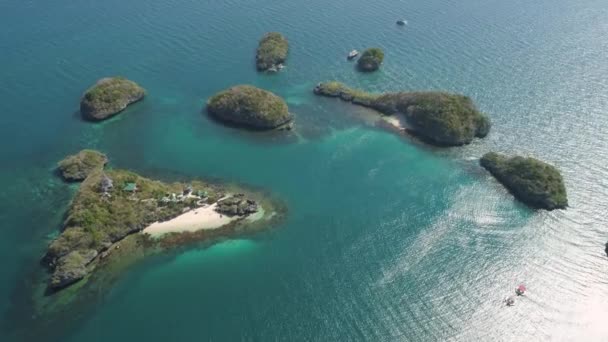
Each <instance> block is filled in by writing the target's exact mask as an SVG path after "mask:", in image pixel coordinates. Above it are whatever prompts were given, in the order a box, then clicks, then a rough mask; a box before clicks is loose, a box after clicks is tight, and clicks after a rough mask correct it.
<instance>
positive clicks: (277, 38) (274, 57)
mask: <svg viewBox="0 0 608 342" xmlns="http://www.w3.org/2000/svg"><path fill="white" fill-rule="evenodd" d="M288 52H289V42H288V41H287V39H286V38H285V37H284V36H283V35H282V34H280V33H278V32H269V33H266V34H265V35H264V37H262V39H261V40H260V44H259V46H258V49H257V54H256V67H257V69H258V71H266V70H268V69H271V68H276V67H277V66H278V65H279V64H282V63H284V62H285V60H286V59H287V53H288Z"/></svg>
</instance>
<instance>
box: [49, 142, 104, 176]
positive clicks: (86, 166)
mask: <svg viewBox="0 0 608 342" xmlns="http://www.w3.org/2000/svg"><path fill="white" fill-rule="evenodd" d="M107 162H108V157H106V155H105V154H103V153H100V152H97V151H94V150H82V151H80V152H78V153H76V154H74V155H71V156H67V157H66V158H65V159H63V160H62V161H60V162H59V163H58V164H57V169H58V171H59V173H60V174H61V177H62V178H63V179H64V180H66V181H68V182H79V181H83V180H84V179H85V178H87V177H88V176H89V174H91V172H93V171H96V170H101V169H103V167H104V165H106V163H107Z"/></svg>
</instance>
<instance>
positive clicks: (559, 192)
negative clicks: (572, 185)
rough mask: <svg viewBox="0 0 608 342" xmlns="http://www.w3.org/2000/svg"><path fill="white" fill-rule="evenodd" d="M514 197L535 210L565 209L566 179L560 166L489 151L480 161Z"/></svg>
mask: <svg viewBox="0 0 608 342" xmlns="http://www.w3.org/2000/svg"><path fill="white" fill-rule="evenodd" d="M480 164H481V166H483V167H484V168H485V169H486V170H488V171H489V172H490V173H491V174H492V175H493V176H494V177H495V178H496V179H497V180H498V181H499V182H500V183H502V184H503V185H504V186H505V187H506V188H507V189H508V190H509V191H510V192H511V193H512V194H513V195H514V196H515V198H517V199H519V200H520V201H522V202H524V203H525V204H527V205H528V206H530V207H532V208H536V209H547V210H553V209H564V208H566V207H567V206H568V198H567V196H566V187H565V186H564V180H563V179H562V175H561V174H560V173H559V171H558V170H557V168H555V167H554V166H552V165H549V164H547V163H545V162H542V161H540V160H538V159H534V158H530V157H520V156H514V157H508V156H505V155H502V154H499V153H495V152H489V153H486V154H485V155H483V157H481V160H480Z"/></svg>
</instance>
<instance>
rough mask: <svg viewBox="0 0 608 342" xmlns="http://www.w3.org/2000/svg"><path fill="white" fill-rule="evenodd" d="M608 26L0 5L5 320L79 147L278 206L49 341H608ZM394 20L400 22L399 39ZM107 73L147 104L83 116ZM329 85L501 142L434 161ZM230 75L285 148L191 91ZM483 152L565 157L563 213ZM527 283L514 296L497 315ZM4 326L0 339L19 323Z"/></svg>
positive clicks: (163, 265) (393, 12) (472, 9)
mask: <svg viewBox="0 0 608 342" xmlns="http://www.w3.org/2000/svg"><path fill="white" fill-rule="evenodd" d="M607 15H608V3H606V2H605V1H599V0H582V1H577V2H576V3H573V2H571V1H566V0H557V1H556V0H553V1H549V0H543V1H536V2H534V3H530V2H529V1H523V0H516V1H498V0H493V1H478V0H465V1H459V2H455V1H447V0H433V1H398V2H396V1H388V0H380V1H375V2H360V1H354V2H352V1H351V2H345V1H337V2H326V1H318V0H311V1H307V2H297V1H283V2H276V1H270V0H255V1H242V0H232V1H221V2H220V1H209V2H199V1H160V0H157V1H141V0H134V1H129V2H121V1H117V0H108V1H105V2H94V1H79V2H71V1H65V0H59V1H55V2H53V3H47V2H42V1H29V2H24V1H16V0H6V1H3V2H1V3H0V22H2V23H3V34H2V35H0V49H1V51H3V53H2V54H0V75H2V82H1V83H0V113H1V115H2V121H1V122H0V133H1V134H0V142H1V143H2V144H1V145H0V146H1V147H0V150H1V152H2V153H0V162H1V163H2V170H1V171H0V186H2V189H3V191H2V192H1V193H0V204H2V210H1V211H0V218H1V219H2V221H1V222H3V223H2V225H1V226H0V233H1V234H2V239H0V258H1V260H4V263H3V264H2V274H1V276H0V293H2V296H0V310H2V311H6V312H8V310H9V309H10V308H11V303H17V302H18V297H19V294H20V292H19V291H18V290H19V289H20V288H22V287H23V286H24V281H25V282H27V281H28V274H29V273H30V272H31V270H33V269H35V268H36V267H38V266H37V259H38V258H39V257H40V255H42V253H43V251H44V248H45V245H46V243H47V241H48V240H49V239H50V237H51V236H52V234H53V232H56V230H57V229H58V227H59V226H60V224H61V218H62V214H63V211H64V209H65V207H66V206H67V205H68V203H69V199H70V196H71V193H72V192H73V191H74V189H73V188H70V187H67V186H66V185H64V184H62V183H61V182H59V181H58V180H57V179H55V178H54V176H53V175H52V169H53V165H54V163H55V162H56V161H57V160H59V159H60V158H61V157H63V156H64V155H65V154H67V153H71V152H74V151H77V150H79V149H81V148H83V147H94V148H98V149H101V150H103V151H104V152H106V153H108V154H109V156H110V158H111V159H112V163H113V165H115V166H118V167H126V168H132V169H134V170H136V171H139V172H141V173H144V174H146V175H149V176H153V177H161V178H162V177H165V178H167V177H171V178H175V177H178V178H183V179H187V178H189V177H205V178H219V179H222V180H225V181H231V182H241V183H245V184H249V185H252V186H255V187H260V188H263V189H265V190H267V191H269V192H270V193H272V194H274V195H276V196H277V197H279V198H281V199H283V200H284V201H285V202H286V203H287V205H288V207H289V214H288V217H287V220H286V221H285V222H284V223H283V224H281V225H280V226H279V227H276V228H275V229H273V230H271V231H269V232H266V233H263V234H259V235H257V236H255V237H254V238H250V239H242V240H236V241H226V242H224V243H221V244H217V245H215V246H213V247H211V248H206V249H189V250H186V251H180V252H178V253H172V254H170V255H164V256H160V257H156V258H152V259H150V260H148V261H147V262H145V263H143V264H141V265H140V266H138V267H136V268H135V269H133V270H131V271H130V272H128V273H127V274H125V275H124V277H122V278H121V279H120V280H119V281H118V283H117V284H116V285H115V286H114V288H113V289H112V290H111V291H110V293H108V294H107V296H105V297H104V298H103V300H102V301H100V302H99V303H98V304H97V305H95V307H94V308H92V310H91V312H90V313H89V314H88V315H86V316H85V317H82V319H81V320H80V321H78V324H76V325H73V326H70V327H69V329H68V331H63V330H62V329H61V328H60V327H57V329H58V330H61V331H55V332H53V334H52V336H61V337H59V338H58V339H59V340H62V341H106V340H114V341H127V340H143V339H146V340H147V341H167V340H172V341H190V340H228V341H230V340H254V341H258V340H259V341H269V340H309V341H328V340H381V341H386V340H403V341H406V340H446V339H453V340H524V339H530V340H542V339H563V340H602V339H606V338H608V328H607V327H606V326H605V324H604V322H605V318H606V317H608V289H607V286H608V278H607V274H608V260H606V255H605V254H604V251H603V250H604V243H605V242H606V241H607V240H608V233H607V232H606V227H607V226H608V219H606V216H605V213H606V209H605V208H606V205H608V182H607V181H606V179H608V177H607V176H608V157H607V152H606V151H608V138H607V137H606V132H608V112H607V109H606V108H608V96H607V94H608V81H607V80H606V77H605V75H606V74H607V73H608V60H607V59H606V51H608V41H607V40H606V39H605V37H606V36H608V21H606V20H605V18H606V17H607ZM400 17H404V18H406V19H407V20H408V22H409V25H408V26H406V27H404V28H399V27H395V25H394V21H395V20H396V19H397V18H400ZM268 30H278V31H281V32H283V33H284V34H286V35H287V36H288V38H289V40H290V42H291V51H290V57H289V61H288V66H287V68H286V69H285V71H284V72H282V73H280V74H279V75H274V76H268V75H261V74H257V73H256V72H255V70H254V66H253V51H254V49H255V46H256V43H257V40H258V39H259V37H260V36H261V35H262V34H263V33H264V32H266V31H268ZM367 46H380V47H382V48H384V49H385V51H386V62H385V65H384V66H383V69H382V70H381V71H380V72H378V73H375V74H369V75H363V74H359V73H356V72H354V70H353V65H352V64H349V63H347V62H346V61H345V55H346V53H348V51H350V50H352V49H353V48H357V49H360V50H361V49H363V48H365V47H367ZM114 74H122V75H124V76H127V77H128V78H131V79H133V80H135V81H137V82H138V83H140V84H141V85H142V86H144V87H145V88H146V89H147V90H148V94H149V96H148V97H147V99H146V100H145V101H143V102H142V103H139V104H137V105H135V106H133V107H132V108H129V109H128V110H127V111H126V113H125V114H124V115H121V116H119V117H117V118H116V119H113V120H110V121H108V122H105V123H103V124H98V125H91V124H88V123H84V122H82V121H80V120H79V117H78V115H77V114H76V112H77V110H78V99H79V97H80V95H81V94H82V92H83V90H84V89H86V88H87V87H88V86H89V85H90V84H91V83H92V82H94V81H95V80H96V79H98V78H100V77H103V76H107V75H114ZM329 79H337V80H340V81H344V82H347V83H349V84H352V85H354V86H357V87H360V88H364V89H367V90H373V91H382V90H394V89H442V90H450V91H456V92H461V93H464V94H467V95H469V96H471V97H472V98H473V99H474V100H475V101H476V102H477V103H478V104H479V107H480V108H481V109H482V110H483V111H485V112H487V113H488V114H489V115H490V116H491V118H492V120H493V123H494V126H493V131H492V132H491V134H490V136H489V137H488V138H487V139H485V140H482V141H476V142H474V143H473V144H472V145H470V146H467V147H462V148H455V149H448V150H436V149H432V148H427V147H424V146H422V145H420V144H417V143H415V142H412V141H410V140H408V139H402V138H398V137H396V136H394V135H392V134H390V133H388V132H385V131H382V130H380V129H376V128H374V127H371V126H370V125H369V124H366V123H364V122H363V121H362V120H361V118H360V115H357V114H353V113H358V111H357V110H355V109H354V108H353V107H350V106H347V105H344V104H341V103H337V102H335V101H332V100H329V99H320V98H315V97H314V96H313V95H312V94H311V88H312V87H313V86H314V84H316V83H317V82H319V81H323V80H329ZM238 83H250V84H254V85H257V86H260V87H264V88H267V89H269V90H272V91H274V92H276V93H277V94H280V95H281V96H283V97H285V98H286V99H287V101H288V102H289V105H290V108H291V110H292V111H293V112H294V113H295V114H296V115H297V120H298V134H297V135H295V136H288V137H285V136H281V135H266V134H262V135H261V134H254V133H246V132H240V131H237V130H234V129H229V128H225V127H221V126H218V125H217V124H216V123H214V122H212V121H210V120H208V119H207V118H206V117H205V116H204V115H203V114H202V105H203V103H204V101H205V99H206V98H207V97H208V96H210V95H211V94H213V93H214V92H216V91H218V90H221V89H223V88H226V87H228V86H230V85H233V84H238ZM489 150H499V151H505V152H517V153H524V154H533V155H536V156H538V157H541V158H543V159H545V160H548V161H550V162H551V163H554V164H555V165H557V166H559V167H560V169H561V170H562V171H563V174H564V177H565V179H566V184H567V187H568V191H569V198H570V204H571V208H569V209H568V210H566V211H555V212H551V213H547V212H535V211H531V210H528V209H526V208H525V207H524V206H522V205H520V204H519V203H517V202H515V201H514V200H513V198H512V197H511V196H510V195H508V194H507V193H506V192H505V191H504V189H503V188H501V187H500V186H498V185H497V184H496V182H494V181H493V180H492V179H491V178H490V177H489V176H488V175H487V174H486V173H485V172H483V171H482V170H481V169H480V168H479V167H478V166H477V161H476V160H477V158H478V157H479V156H480V155H481V154H482V153H484V152H486V151H489ZM519 282H525V283H526V284H527V285H528V287H529V295H528V297H527V298H526V299H524V300H521V301H520V302H519V303H518V304H517V305H516V306H515V307H513V308H510V309H508V310H507V309H505V308H504V307H502V306H501V304H500V301H501V299H502V298H503V297H504V296H505V295H507V294H509V293H510V292H511V291H512V289H513V287H514V286H515V285H516V284H517V283H519ZM3 321H4V322H5V324H4V325H3V331H7V332H8V331H11V330H14V329H19V328H23V324H24V323H23V322H19V321H15V320H14V319H12V320H11V319H10V317H7V318H5V319H4V320H3ZM3 333H4V332H3ZM0 336H2V335H0ZM49 336H51V335H49ZM3 340H4V339H3Z"/></svg>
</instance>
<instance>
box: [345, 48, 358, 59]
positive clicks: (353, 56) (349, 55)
mask: <svg viewBox="0 0 608 342" xmlns="http://www.w3.org/2000/svg"><path fill="white" fill-rule="evenodd" d="M357 56H359V51H357V50H353V51H351V52H349V53H348V57H347V58H348V59H353V58H355V57H357Z"/></svg>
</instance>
